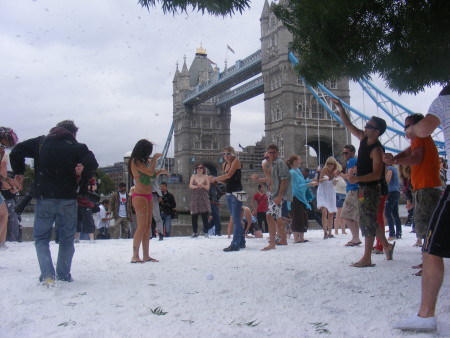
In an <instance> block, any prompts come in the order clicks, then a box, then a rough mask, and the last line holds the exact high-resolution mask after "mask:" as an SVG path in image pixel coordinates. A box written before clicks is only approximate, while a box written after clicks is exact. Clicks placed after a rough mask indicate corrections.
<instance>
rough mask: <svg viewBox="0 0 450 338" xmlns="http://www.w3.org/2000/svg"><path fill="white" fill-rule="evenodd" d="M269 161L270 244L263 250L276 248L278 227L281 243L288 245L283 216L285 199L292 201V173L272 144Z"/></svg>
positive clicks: (268, 215) (268, 150)
mask: <svg viewBox="0 0 450 338" xmlns="http://www.w3.org/2000/svg"><path fill="white" fill-rule="evenodd" d="M267 153H268V155H269V161H270V163H271V164H272V173H271V179H270V183H271V184H270V186H271V191H270V194H269V208H268V210H267V223H268V224H269V235H270V240H269V245H268V246H266V247H265V248H264V249H262V251H267V250H273V249H275V234H276V231H277V229H278V236H279V237H280V242H279V243H278V244H279V245H287V236H286V228H285V226H284V222H283V219H282V217H281V209H282V206H283V202H284V201H288V202H290V201H292V189H291V173H290V172H289V168H288V166H287V165H286V163H284V161H283V160H282V159H280V158H279V157H278V155H279V149H278V147H277V146H276V145H274V144H272V145H270V146H269V147H268V148H267Z"/></svg>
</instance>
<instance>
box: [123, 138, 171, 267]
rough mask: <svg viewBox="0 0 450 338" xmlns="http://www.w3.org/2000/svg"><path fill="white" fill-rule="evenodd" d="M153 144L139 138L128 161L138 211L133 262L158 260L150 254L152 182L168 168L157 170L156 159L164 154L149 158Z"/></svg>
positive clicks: (133, 196) (134, 202)
mask: <svg viewBox="0 0 450 338" xmlns="http://www.w3.org/2000/svg"><path fill="white" fill-rule="evenodd" d="M152 151H153V144H152V143H151V142H150V141H148V140H144V139H143V140H139V141H138V142H137V143H136V145H135V146H134V149H133V151H132V152H131V158H130V160H129V162H128V172H129V173H130V175H131V176H132V177H133V178H134V182H135V188H134V192H133V194H132V195H131V198H132V204H133V207H134V210H135V211H136V218H137V224H138V225H137V229H136V232H135V233H134V237H133V257H132V258H131V263H144V262H149V261H150V262H158V260H156V259H154V258H151V257H150V256H149V245H150V229H151V225H152V211H153V203H152V197H153V196H152V184H153V180H154V179H155V178H156V176H158V175H161V174H166V175H168V172H167V170H165V169H161V170H156V169H155V167H156V161H157V160H158V158H160V157H161V156H162V154H159V153H157V154H155V155H154V156H153V158H152V159H149V156H150V155H151V153H152ZM141 243H142V253H143V257H142V259H140V258H139V247H140V246H141Z"/></svg>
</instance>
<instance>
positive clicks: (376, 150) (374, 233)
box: [331, 99, 395, 268]
mask: <svg viewBox="0 0 450 338" xmlns="http://www.w3.org/2000/svg"><path fill="white" fill-rule="evenodd" d="M331 100H332V101H333V102H334V104H335V105H336V106H337V107H338V110H339V115H340V117H341V120H342V122H343V123H344V125H345V126H346V127H347V128H348V130H350V132H351V133H352V134H353V135H354V136H356V137H357V138H358V139H359V140H360V144H359V150H358V167H357V172H356V175H355V176H352V175H349V177H348V180H349V182H350V183H358V184H359V190H358V200H359V226H360V228H361V232H362V235H363V236H364V237H365V241H364V255H363V257H362V258H361V259H360V260H359V261H357V262H355V263H353V264H352V266H353V267H357V268H365V267H372V266H374V265H375V264H372V258H371V257H372V248H373V244H374V241H375V237H378V239H379V240H380V242H381V244H382V245H383V248H384V253H385V254H386V259H387V260H392V258H393V254H394V247H395V242H394V243H393V244H389V242H388V241H387V239H386V236H385V233H384V229H382V228H381V227H380V226H379V225H378V223H377V211H378V203H379V200H380V178H381V176H382V173H383V168H384V166H383V165H384V163H383V146H382V145H381V143H380V141H379V139H378V138H379V137H380V136H381V135H383V133H384V132H385V131H386V121H385V120H383V119H381V118H379V117H376V116H372V118H371V119H370V120H369V121H367V124H366V126H365V127H364V130H361V129H358V128H357V127H355V126H354V125H353V124H352V122H351V121H350V119H349V117H348V116H347V114H346V112H345V110H344V107H342V103H341V101H340V100H337V99H331Z"/></svg>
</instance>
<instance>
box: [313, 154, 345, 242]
mask: <svg viewBox="0 0 450 338" xmlns="http://www.w3.org/2000/svg"><path fill="white" fill-rule="evenodd" d="M341 171H342V167H341V165H340V164H339V163H338V162H337V161H336V159H335V158H334V157H331V156H330V157H328V158H327V161H326V162H325V166H324V167H323V168H322V170H321V172H320V178H319V188H318V189H317V208H318V209H320V211H321V212H322V225H323V239H327V238H333V237H334V236H333V235H332V234H331V231H332V230H333V214H334V213H335V212H336V211H337V207H336V190H335V189H334V185H335V184H336V183H337V182H336V181H335V180H334V178H335V177H336V176H337V175H338V174H339V173H340V172H341Z"/></svg>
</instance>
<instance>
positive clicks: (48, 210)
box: [33, 198, 77, 281]
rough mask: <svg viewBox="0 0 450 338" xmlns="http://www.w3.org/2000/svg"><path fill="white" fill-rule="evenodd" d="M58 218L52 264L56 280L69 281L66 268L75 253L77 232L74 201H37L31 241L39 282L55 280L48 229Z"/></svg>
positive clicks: (75, 203) (49, 231) (68, 270)
mask: <svg viewBox="0 0 450 338" xmlns="http://www.w3.org/2000/svg"><path fill="white" fill-rule="evenodd" d="M56 218H59V251H58V260H57V263H56V278H57V279H60V280H64V281H70V280H71V275H70V267H71V265H72V257H73V254H74V253H75V247H74V244H73V240H74V236H75V230H76V228H77V201H76V200H69V199H52V198H46V199H37V201H36V215H35V220H34V229H33V236H34V239H35V243H34V245H35V247H36V254H37V258H38V261H39V267H40V268H41V275H40V277H39V280H40V281H43V280H45V279H46V278H52V279H54V278H55V268H54V266H53V261H52V256H51V253H50V245H49V243H50V239H51V236H52V226H53V223H54V222H55V220H56Z"/></svg>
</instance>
